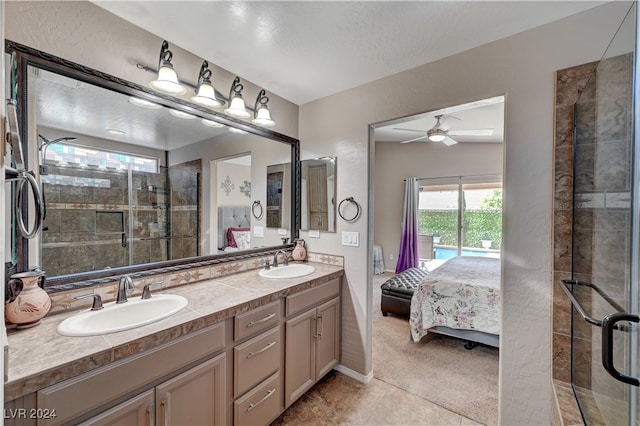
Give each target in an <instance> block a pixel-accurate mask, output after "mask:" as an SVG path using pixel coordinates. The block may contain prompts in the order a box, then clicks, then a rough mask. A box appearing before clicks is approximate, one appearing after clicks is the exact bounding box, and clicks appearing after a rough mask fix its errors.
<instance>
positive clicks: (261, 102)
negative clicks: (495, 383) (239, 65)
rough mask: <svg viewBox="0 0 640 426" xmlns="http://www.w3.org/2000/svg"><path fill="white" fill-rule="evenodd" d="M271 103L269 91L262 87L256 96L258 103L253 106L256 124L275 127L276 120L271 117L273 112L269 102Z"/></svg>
mask: <svg viewBox="0 0 640 426" xmlns="http://www.w3.org/2000/svg"><path fill="white" fill-rule="evenodd" d="M268 103H269V97H268V96H267V92H266V91H265V90H264V89H262V90H260V93H258V97H257V98H256V103H255V105H254V107H253V111H254V112H253V120H252V122H253V123H254V124H258V125H260V126H265V127H273V126H275V125H276V123H275V121H273V120H272V119H271V113H270V112H269V107H267V104H268Z"/></svg>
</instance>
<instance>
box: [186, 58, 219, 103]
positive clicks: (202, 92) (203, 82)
mask: <svg viewBox="0 0 640 426" xmlns="http://www.w3.org/2000/svg"><path fill="white" fill-rule="evenodd" d="M191 100H192V101H193V102H195V103H197V104H199V105H202V106H206V107H209V108H216V107H221V106H222V105H224V101H223V100H221V99H218V98H217V97H216V90H215V89H214V88H213V85H212V84H211V70H210V69H209V63H208V62H207V61H203V62H202V66H201V67H200V74H199V75H198V89H197V90H196V95H195V96H192V97H191Z"/></svg>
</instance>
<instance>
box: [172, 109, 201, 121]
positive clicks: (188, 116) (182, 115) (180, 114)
mask: <svg viewBox="0 0 640 426" xmlns="http://www.w3.org/2000/svg"><path fill="white" fill-rule="evenodd" d="M169 114H171V115H173V116H174V117H178V118H182V119H185V120H193V119H194V118H196V116H195V115H193V114H189V113H187V112H184V111H180V110H177V109H173V108H169Z"/></svg>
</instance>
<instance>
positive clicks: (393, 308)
mask: <svg viewBox="0 0 640 426" xmlns="http://www.w3.org/2000/svg"><path fill="white" fill-rule="evenodd" d="M381 290H382V298H381V303H380V308H381V310H382V315H384V316H387V315H388V313H393V314H395V315H400V316H405V317H409V323H410V326H411V338H412V339H413V340H414V341H416V342H417V341H419V340H420V339H421V338H422V337H424V336H426V335H427V334H428V333H430V332H435V333H440V334H446V335H450V336H454V337H459V338H462V339H465V340H467V341H468V343H467V346H466V347H467V348H472V347H473V346H474V344H477V343H483V344H486V345H490V346H495V347H499V345H500V337H499V334H500V259H496V258H489V257H480V256H462V257H454V258H452V259H450V260H448V261H446V262H445V263H444V264H442V265H441V266H440V267H438V268H436V269H435V270H433V271H432V272H427V271H426V270H422V269H419V268H409V269H407V270H405V271H403V272H401V273H400V274H397V275H395V276H394V277H392V278H390V279H389V280H387V281H385V282H384V283H383V284H382V286H381Z"/></svg>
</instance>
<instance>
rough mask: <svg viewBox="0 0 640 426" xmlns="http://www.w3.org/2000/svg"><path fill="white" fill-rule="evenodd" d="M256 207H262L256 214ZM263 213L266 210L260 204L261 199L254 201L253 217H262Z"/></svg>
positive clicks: (252, 206)
mask: <svg viewBox="0 0 640 426" xmlns="http://www.w3.org/2000/svg"><path fill="white" fill-rule="evenodd" d="M256 207H260V213H259V214H256ZM263 213H264V211H263V210H262V204H260V200H256V201H254V202H253V204H252V205H251V214H252V215H253V217H255V218H256V219H261V218H262V214H263Z"/></svg>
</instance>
